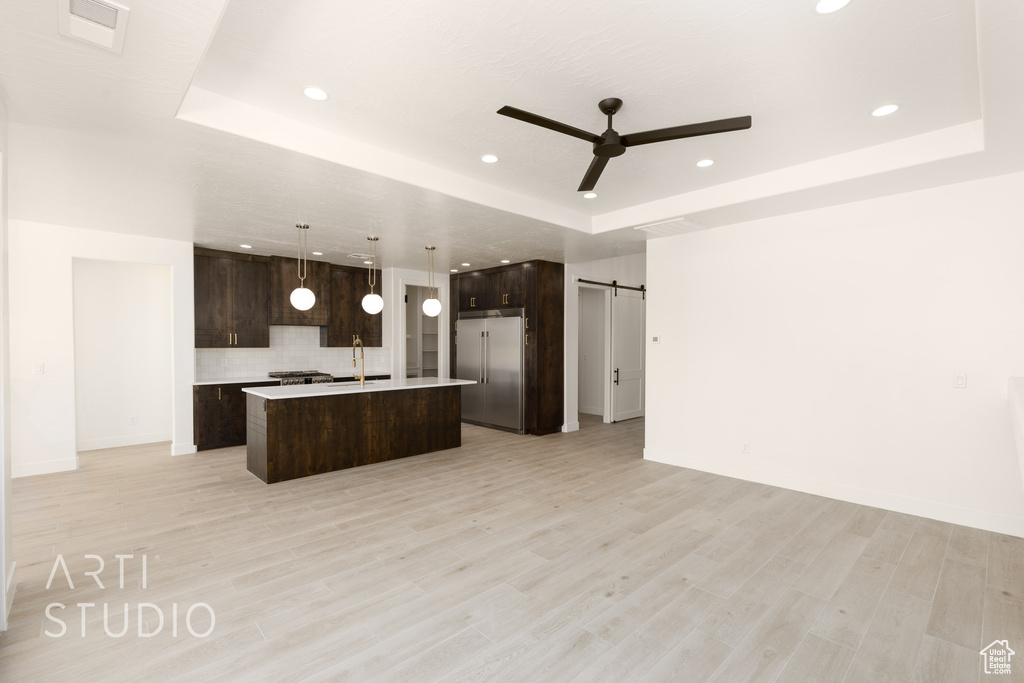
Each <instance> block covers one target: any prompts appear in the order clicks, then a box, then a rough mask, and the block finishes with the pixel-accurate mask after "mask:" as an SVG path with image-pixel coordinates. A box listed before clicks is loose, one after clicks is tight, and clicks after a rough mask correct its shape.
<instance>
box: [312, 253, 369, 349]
mask: <svg viewBox="0 0 1024 683" xmlns="http://www.w3.org/2000/svg"><path fill="white" fill-rule="evenodd" d="M368 276H369V273H368V271H366V270H363V269H362V268H351V267H348V266H331V273H330V289H331V310H330V321H329V322H328V323H327V325H326V326H324V327H321V328H320V346H342V347H346V346H352V338H353V336H355V335H359V338H360V339H361V340H362V342H363V346H381V345H382V344H383V343H384V334H383V319H382V315H381V314H380V313H378V314H376V315H370V314H369V313H367V312H366V311H364V310H363V297H364V296H366V295H367V294H369V293H370V285H369V282H368V280H367V278H368ZM376 282H377V286H375V287H374V289H373V291H374V292H376V293H377V294H381V295H383V293H384V291H383V286H382V285H381V273H380V271H379V270H378V271H376Z"/></svg>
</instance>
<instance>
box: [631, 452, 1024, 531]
mask: <svg viewBox="0 0 1024 683" xmlns="http://www.w3.org/2000/svg"><path fill="white" fill-rule="evenodd" d="M644 459H645V460H651V461H653V462H661V463H666V464H669V465H676V466H677V467H687V468H690V469H694V470H699V471H701V472H711V473H712V474H719V475H722V476H725V477H733V478H736V479H743V480H745V481H755V482H758V483H760V484H768V485H769V486H779V487H781V488H786V489H792V490H794V491H802V492H804V493H810V494H814V495H816V496H825V497H827V498H834V499H836V500H845V501H847V502H850V503H857V504H859V505H870V506H872V507H877V508H882V509H885V510H893V511H895V512H902V513H905V514H909V515H917V516H918V517H927V518H929V519H937V520H939V521H942V522H950V523H952V524H960V525H963V526H969V527H973V528H975V529H984V530H986V531H994V532H996V533H1000V534H1009V535H1011V536H1018V537H1022V538H1024V519H1020V518H1017V517H1008V516H1006V515H999V514H993V513H990V512H981V511H979V510H970V509H967V508H960V507H955V506H952V505H945V504H943V503H934V502H931V501H927V500H920V499H917V498H906V497H904V496H898V495H894V494H891V493H881V492H879V491H871V490H869V489H862V488H857V487H854V486H846V485H843V484H835V483H832V482H824V481H819V480H817V479H806V478H804V477H795V476H792V475H788V474H780V473H778V472H771V471H769V470H762V469H758V468H755V467H737V466H735V465H727V464H722V463H721V462H718V461H716V460H709V459H706V458H697V457H692V456H684V455H682V454H681V453H673V452H669V451H663V450H659V449H655V448H644Z"/></svg>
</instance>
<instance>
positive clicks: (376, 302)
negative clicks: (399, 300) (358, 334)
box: [363, 294, 384, 315]
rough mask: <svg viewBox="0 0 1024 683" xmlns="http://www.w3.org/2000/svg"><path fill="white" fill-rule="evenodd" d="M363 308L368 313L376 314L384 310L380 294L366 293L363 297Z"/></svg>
mask: <svg viewBox="0 0 1024 683" xmlns="http://www.w3.org/2000/svg"><path fill="white" fill-rule="evenodd" d="M363 310H364V311H366V312H367V313H369V314H370V315H377V314H378V313H380V312H381V311H383V310H384V299H382V298H381V297H380V294H367V295H366V296H364V297H363Z"/></svg>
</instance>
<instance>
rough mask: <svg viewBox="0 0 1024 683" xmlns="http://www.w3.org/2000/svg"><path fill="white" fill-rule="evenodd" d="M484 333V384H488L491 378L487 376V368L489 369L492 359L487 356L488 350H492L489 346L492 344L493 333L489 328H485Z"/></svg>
mask: <svg viewBox="0 0 1024 683" xmlns="http://www.w3.org/2000/svg"><path fill="white" fill-rule="evenodd" d="M483 335H484V352H483V364H484V384H487V383H489V382H490V381H491V378H490V377H488V376H487V369H488V366H489V365H490V361H489V360H488V358H487V352H488V351H490V348H489V347H490V345H491V340H490V336H491V333H490V332H488V331H487V330H484V332H483Z"/></svg>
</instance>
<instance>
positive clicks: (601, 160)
mask: <svg viewBox="0 0 1024 683" xmlns="http://www.w3.org/2000/svg"><path fill="white" fill-rule="evenodd" d="M608 159H609V157H599V156H597V155H596V154H595V155H594V160H593V161H591V162H590V168H588V169H587V175H585V176H583V182H582V183H580V189H578V190H576V191H577V192H590V191H591V190H593V189H594V185H597V179H598V178H600V177H601V171H603V170H604V167H605V166H607V165H608Z"/></svg>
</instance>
